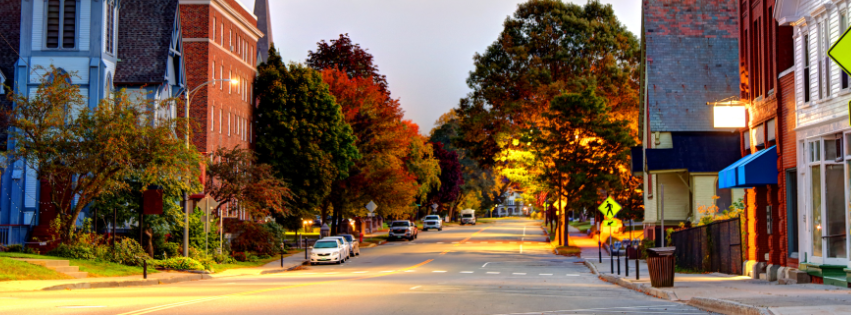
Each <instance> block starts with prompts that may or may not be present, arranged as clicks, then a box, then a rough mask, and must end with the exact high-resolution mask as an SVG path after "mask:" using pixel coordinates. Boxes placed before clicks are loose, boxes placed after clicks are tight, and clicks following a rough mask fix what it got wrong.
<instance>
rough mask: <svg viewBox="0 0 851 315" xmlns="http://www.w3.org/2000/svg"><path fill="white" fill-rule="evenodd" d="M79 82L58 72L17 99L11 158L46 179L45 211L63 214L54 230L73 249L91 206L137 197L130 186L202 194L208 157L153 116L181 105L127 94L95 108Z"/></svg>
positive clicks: (175, 123) (172, 122)
mask: <svg viewBox="0 0 851 315" xmlns="http://www.w3.org/2000/svg"><path fill="white" fill-rule="evenodd" d="M74 75H75V74H73V73H65V72H64V71H60V70H58V69H56V68H52V67H51V69H48V71H45V74H44V76H43V77H42V78H41V84H40V85H39V88H38V92H37V93H35V94H34V95H29V96H28V95H20V94H12V95H10V98H11V100H12V101H13V102H14V103H15V104H16V106H15V107H14V108H13V109H12V111H11V115H10V118H11V121H10V124H11V128H10V130H11V132H10V137H11V138H13V139H15V142H16V143H15V146H14V147H13V148H12V149H11V150H9V151H7V152H6V158H7V161H12V163H13V164H12V165H13V167H16V168H20V169H22V168H23V164H24V163H26V164H28V165H30V166H31V167H33V169H37V170H38V179H39V180H41V181H43V182H45V183H46V184H47V185H48V187H50V189H49V191H48V192H43V193H44V194H47V200H48V204H47V205H45V206H46V207H52V208H53V209H55V211H56V212H57V217H56V218H55V220H54V226H55V227H56V228H57V230H56V233H57V234H58V235H57V236H58V238H59V240H60V241H61V242H62V243H65V244H67V243H69V242H70V241H72V239H71V238H72V236H73V234H74V230H75V228H76V222H77V217H78V216H79V215H80V212H81V211H82V210H83V209H84V208H85V207H86V206H88V205H89V204H90V203H92V202H93V201H95V200H97V199H99V198H102V197H105V196H108V195H111V194H121V193H126V192H128V191H130V190H131V188H132V186H131V185H130V182H128V181H127V179H128V178H133V179H135V180H136V181H137V182H138V183H139V184H140V187H147V186H148V185H154V184H158V183H163V182H168V183H172V184H173V185H175V186H176V187H177V189H178V190H189V191H192V190H199V189H200V183H199V182H198V181H197V180H192V179H197V178H198V174H199V167H198V166H199V165H200V163H202V161H201V158H200V155H199V154H198V152H197V151H196V150H194V149H192V148H188V147H187V146H186V144H185V143H184V140H183V139H182V138H180V137H178V136H177V135H179V134H181V133H183V132H189V130H185V127H184V126H185V125H186V122H185V121H184V120H182V119H180V118H177V119H170V118H162V117H159V118H155V117H154V115H152V114H151V113H152V111H155V110H159V107H161V106H165V105H166V104H167V102H170V101H173V100H168V101H167V102H164V103H154V102H153V101H149V100H148V99H147V97H145V96H141V97H140V96H138V95H132V94H133V93H128V92H126V91H123V90H122V91H118V92H117V93H116V94H115V95H114V97H113V98H111V99H105V100H103V101H101V102H100V104H99V106H97V107H95V108H89V107H88V106H87V104H88V101H87V99H86V97H85V96H83V95H82V94H81V93H80V89H79V87H78V86H76V85H73V84H71V83H70V82H71V78H72V77H73V76H74ZM154 119H157V121H156V123H154ZM180 179H184V180H180ZM185 179H190V180H185Z"/></svg>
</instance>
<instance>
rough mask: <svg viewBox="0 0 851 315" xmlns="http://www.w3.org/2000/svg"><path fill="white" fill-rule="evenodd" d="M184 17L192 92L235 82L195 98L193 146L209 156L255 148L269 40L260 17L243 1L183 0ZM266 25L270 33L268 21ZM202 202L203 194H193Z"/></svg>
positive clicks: (190, 114)
mask: <svg viewBox="0 0 851 315" xmlns="http://www.w3.org/2000/svg"><path fill="white" fill-rule="evenodd" d="M259 2H263V5H261V6H258V9H260V8H261V7H262V8H263V9H265V8H268V3H266V0H259ZM180 14H181V16H182V17H183V18H182V23H183V25H182V26H183V34H182V35H183V46H184V50H185V51H186V81H187V88H188V89H189V90H190V91H192V90H194V89H195V88H197V87H199V86H202V85H203V84H205V83H207V82H209V81H213V80H222V79H231V80H232V82H230V83H227V82H221V81H219V82H212V83H209V84H207V85H205V86H203V87H200V88H199V89H198V90H197V92H195V93H194V94H192V95H191V99H190V109H189V116H190V117H191V118H192V119H193V120H194V122H195V125H194V126H195V128H194V130H193V133H192V139H191V142H192V144H194V145H195V147H196V148H197V149H198V151H200V152H202V153H204V154H210V153H213V152H215V150H217V149H218V148H221V147H226V148H233V147H236V146H239V147H242V148H251V147H252V145H253V142H254V141H253V137H254V132H253V125H252V123H251V122H252V121H253V119H252V115H254V108H255V106H254V104H255V102H254V101H253V100H254V97H253V87H254V79H255V77H256V75H257V64H258V59H257V58H258V56H259V54H258V41H259V40H260V39H261V38H263V37H264V36H265V34H264V32H263V31H262V30H261V29H260V28H258V19H257V16H255V15H254V14H252V13H251V12H249V11H248V10H247V9H246V8H245V7H244V6H243V5H242V3H241V2H239V1H237V0H180ZM262 16H264V17H267V16H268V14H266V13H263V14H262ZM264 20H265V19H264ZM263 26H264V27H266V28H267V29H266V31H267V32H268V31H270V23H268V21H267V22H264V25H263ZM180 111H181V114H182V109H181V110H180ZM200 198H203V195H194V196H193V199H200ZM230 210H235V209H230ZM228 215H229V216H240V215H242V214H241V213H239V212H236V213H229V214H228Z"/></svg>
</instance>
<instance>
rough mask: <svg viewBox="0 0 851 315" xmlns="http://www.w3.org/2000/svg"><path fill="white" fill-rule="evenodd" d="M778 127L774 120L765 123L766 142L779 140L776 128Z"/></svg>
mask: <svg viewBox="0 0 851 315" xmlns="http://www.w3.org/2000/svg"><path fill="white" fill-rule="evenodd" d="M776 125H777V123H776V120H774V119H772V120H769V121H768V122H767V123H765V133H766V138H767V139H766V140H767V141H768V142H771V141H774V140H777V135H776V133H777V132H776V130H775V128H776V127H777V126H776Z"/></svg>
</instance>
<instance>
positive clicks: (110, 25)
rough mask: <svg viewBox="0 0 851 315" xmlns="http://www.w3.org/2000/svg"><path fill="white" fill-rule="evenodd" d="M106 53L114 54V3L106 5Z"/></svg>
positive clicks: (110, 2)
mask: <svg viewBox="0 0 851 315" xmlns="http://www.w3.org/2000/svg"><path fill="white" fill-rule="evenodd" d="M106 52H108V53H110V54H114V53H115V1H109V3H108V4H107V5H106Z"/></svg>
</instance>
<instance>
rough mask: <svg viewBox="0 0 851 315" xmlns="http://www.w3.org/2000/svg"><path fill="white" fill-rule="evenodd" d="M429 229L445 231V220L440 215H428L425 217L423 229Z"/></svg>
mask: <svg viewBox="0 0 851 315" xmlns="http://www.w3.org/2000/svg"><path fill="white" fill-rule="evenodd" d="M428 229H437V230H438V231H443V220H441V219H440V216H439V215H427V216H425V218H423V231H428Z"/></svg>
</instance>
